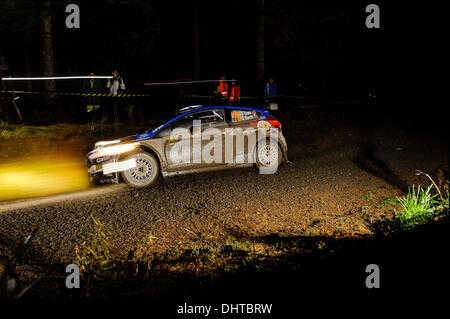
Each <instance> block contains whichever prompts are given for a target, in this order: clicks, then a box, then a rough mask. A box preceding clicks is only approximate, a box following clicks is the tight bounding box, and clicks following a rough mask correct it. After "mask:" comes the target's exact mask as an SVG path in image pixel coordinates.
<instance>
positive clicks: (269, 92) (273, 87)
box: [264, 78, 277, 97]
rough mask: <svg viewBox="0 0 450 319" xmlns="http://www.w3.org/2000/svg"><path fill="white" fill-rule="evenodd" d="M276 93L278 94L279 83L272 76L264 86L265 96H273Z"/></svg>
mask: <svg viewBox="0 0 450 319" xmlns="http://www.w3.org/2000/svg"><path fill="white" fill-rule="evenodd" d="M274 95H277V84H276V83H275V80H274V79H273V78H271V79H270V80H269V82H267V83H266V86H265V87H264V96H266V97H271V96H274Z"/></svg>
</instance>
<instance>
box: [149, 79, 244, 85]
mask: <svg viewBox="0 0 450 319" xmlns="http://www.w3.org/2000/svg"><path fill="white" fill-rule="evenodd" d="M219 81H222V82H233V81H237V80H199V81H179V82H151V83H144V85H169V84H192V83H208V82H219Z"/></svg>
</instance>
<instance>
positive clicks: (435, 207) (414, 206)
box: [393, 185, 448, 230]
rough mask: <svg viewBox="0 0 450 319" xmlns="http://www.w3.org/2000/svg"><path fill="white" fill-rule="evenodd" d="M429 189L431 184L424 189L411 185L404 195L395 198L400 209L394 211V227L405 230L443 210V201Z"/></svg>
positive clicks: (422, 222) (425, 221)
mask: <svg viewBox="0 0 450 319" xmlns="http://www.w3.org/2000/svg"><path fill="white" fill-rule="evenodd" d="M431 189H432V185H430V186H428V187H427V188H426V189H423V188H421V187H420V186H418V187H417V189H415V188H414V185H413V186H412V188H409V190H408V194H407V195H406V196H403V197H397V198H396V199H397V202H398V204H399V205H400V206H401V208H402V209H401V211H400V212H397V211H396V214H395V217H394V220H393V226H394V227H395V228H398V229H403V230H406V229H412V228H415V227H416V226H419V225H424V224H426V223H427V222H429V221H430V220H432V219H433V218H435V217H436V216H438V215H439V214H440V213H441V212H442V211H443V207H444V206H443V205H444V203H443V201H442V200H438V199H437V195H433V194H432V193H431ZM447 203H448V198H447ZM447 207H448V204H447Z"/></svg>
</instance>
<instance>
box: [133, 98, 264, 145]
mask: <svg viewBox="0 0 450 319" xmlns="http://www.w3.org/2000/svg"><path fill="white" fill-rule="evenodd" d="M211 109H212V110H215V109H233V110H249V111H257V112H261V113H262V115H263V116H268V115H269V111H266V110H262V109H256V108H253V107H242V106H208V107H202V108H197V109H193V110H191V111H187V112H185V113H182V114H180V115H177V116H175V117H174V118H173V119H171V120H169V121H167V122H166V123H164V124H163V125H160V126H158V127H157V128H155V129H154V130H152V131H150V132H147V133H144V134H138V135H136V140H137V141H139V140H144V139H148V138H151V137H153V136H154V135H155V134H156V133H158V132H159V131H160V130H161V129H162V128H164V127H165V126H166V125H168V124H170V123H172V122H173V121H175V120H178V119H179V118H181V117H183V116H185V115H187V114H190V113H194V112H198V111H203V110H211Z"/></svg>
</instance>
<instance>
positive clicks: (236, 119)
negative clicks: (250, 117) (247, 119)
mask: <svg viewBox="0 0 450 319" xmlns="http://www.w3.org/2000/svg"><path fill="white" fill-rule="evenodd" d="M231 116H232V117H233V119H234V120H233V122H242V118H241V114H239V112H231Z"/></svg>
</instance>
